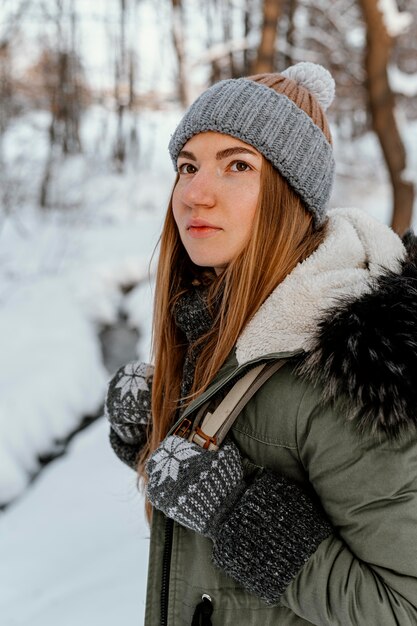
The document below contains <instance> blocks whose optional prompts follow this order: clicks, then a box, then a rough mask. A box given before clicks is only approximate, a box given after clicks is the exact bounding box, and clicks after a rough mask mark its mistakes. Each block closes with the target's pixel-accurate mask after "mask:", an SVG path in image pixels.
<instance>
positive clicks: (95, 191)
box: [0, 3, 417, 626]
mask: <svg viewBox="0 0 417 626" xmlns="http://www.w3.org/2000/svg"><path fill="white" fill-rule="evenodd" d="M144 4H145V6H146V3H144ZM144 19H148V18H147V17H146V12H145V16H144ZM146 31H147V33H148V39H149V41H147V40H146V38H145V42H144V45H150V41H151V40H152V37H151V34H150V31H149V29H146ZM86 39H88V34H87V35H85V36H84V40H86ZM96 43H97V45H96V47H95V48H94V50H95V54H97V55H99V54H100V45H101V44H100V39H98V40H97V42H96ZM97 58H98V57H97ZM152 58H154V57H152ZM90 63H91V65H92V67H93V66H94V63H95V57H94V55H93V56H92V57H91V58H90ZM147 71H150V70H149V67H148V68H147ZM151 75H153V74H152V72H151V73H150V76H151ZM145 77H146V73H145ZM96 80H99V78H97V75H96ZM402 80H403V81H404V77H402ZM409 84H410V89H411V90H414V89H415V85H414V83H412V82H411V79H410V83H409ZM403 88H404V83H403ZM181 113H182V111H181V109H180V108H179V107H178V105H172V106H169V107H167V108H165V109H164V110H161V111H159V112H158V111H151V110H148V111H143V112H142V113H141V115H140V118H139V120H138V121H137V124H138V134H139V136H140V156H139V158H138V159H137V160H132V162H131V163H127V164H126V166H125V167H124V169H123V171H116V170H115V169H114V168H111V167H110V166H109V164H108V162H107V161H106V160H105V159H104V158H101V157H100V156H99V155H100V154H105V153H106V145H107V144H110V141H111V137H112V129H114V127H115V125H116V118H115V115H114V114H111V113H109V111H108V109H106V108H105V107H104V106H99V105H96V106H91V107H90V108H89V109H88V112H87V113H86V114H85V115H84V116H83V119H82V124H81V136H82V143H83V152H82V153H81V154H78V155H72V156H66V158H65V159H62V161H60V160H59V159H58V160H57V161H56V162H55V168H54V179H53V184H52V186H51V189H50V198H52V200H53V199H55V206H52V208H48V210H46V211H45V210H40V209H39V208H38V206H37V201H36V193H37V189H38V187H39V181H40V179H41V176H42V172H43V167H44V163H45V159H46V158H47V152H48V123H49V116H48V113H46V112H43V111H41V110H38V111H28V112H27V113H25V114H22V115H20V116H18V117H17V118H16V119H15V120H14V121H12V123H10V124H9V125H8V127H7V129H6V130H5V132H4V133H3V135H2V136H1V145H0V157H1V159H0V161H1V163H0V165H1V169H0V184H3V185H4V187H3V190H4V189H6V183H7V190H8V193H11V194H14V197H15V199H17V200H18V201H19V211H18V212H15V213H12V214H10V215H8V214H3V215H2V216H1V221H0V345H1V346H2V350H1V356H0V507H1V508H0V626H29V625H30V626H74V624H77V625H79V626H87V625H88V626H110V625H111V626H114V624H115V623H123V624H128V623H129V624H142V623H143V613H144V597H145V585H146V566H147V550H148V538H149V530H148V527H147V525H146V523H145V520H144V516H143V501H142V496H141V495H140V494H138V492H137V488H136V477H135V475H134V473H133V472H132V471H131V470H129V469H128V468H127V467H125V466H124V465H123V464H122V463H120V462H119V461H118V460H117V458H116V457H115V456H114V454H113V453H112V451H111V449H110V446H109V444H108V441H107V438H108V425H107V423H106V419H105V418H104V417H103V415H102V412H103V399H104V394H105V389H106V384H107V382H108V380H109V378H110V377H111V374H112V373H113V372H114V371H115V370H116V369H117V367H118V366H119V365H121V364H122V363H124V362H126V361H128V360H132V359H136V358H139V359H141V360H147V359H148V358H149V344H150V324H151V308H152V297H153V292H152V289H153V274H154V271H155V258H153V259H152V252H153V250H154V248H155V246H156V243H157V240H158V236H159V233H160V229H161V224H162V220H163V217H164V212H165V209H166V206H167V202H168V198H169V194H170V191H171V186H172V183H173V179H174V174H173V170H172V165H171V162H170V159H169V156H168V152H167V144H168V141H169V137H170V133H171V132H172V131H173V129H174V128H175V125H176V123H177V122H178V120H179V119H180V117H181ZM398 121H399V124H400V128H401V132H402V135H403V138H404V140H405V142H406V148H407V151H408V172H407V176H409V177H411V178H413V179H414V180H416V173H417V122H410V121H407V120H406V119H405V117H403V116H402V115H401V112H399V113H398ZM332 130H333V135H334V140H335V151H336V159H337V180H336V185H335V189H334V193H333V197H332V201H331V204H332V206H358V207H360V208H363V209H364V210H366V211H368V212H369V213H370V214H372V215H374V216H375V217H376V218H377V219H380V220H381V221H383V222H385V223H389V221H390V218H391V214H390V206H391V188H390V185H389V182H388V180H387V175H386V170H385V166H384V163H383V160H382V157H381V153H380V149H379V146H378V143H377V140H376V138H375V136H374V135H373V134H371V133H367V134H365V135H363V136H361V137H360V138H358V139H355V140H351V139H347V138H346V137H345V136H344V134H343V133H341V132H340V131H339V129H338V128H337V127H333V129H332ZM98 146H99V147H100V150H98ZM109 150H110V148H108V150H107V152H109ZM52 204H53V202H52ZM414 213H415V214H416V211H415V212H414Z"/></svg>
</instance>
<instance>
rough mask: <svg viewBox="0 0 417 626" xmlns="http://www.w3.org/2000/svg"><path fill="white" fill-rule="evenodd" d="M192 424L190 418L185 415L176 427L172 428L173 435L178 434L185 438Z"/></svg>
mask: <svg viewBox="0 0 417 626" xmlns="http://www.w3.org/2000/svg"><path fill="white" fill-rule="evenodd" d="M191 426H192V422H191V420H189V419H187V418H186V417H185V418H184V419H183V420H182V421H181V422H180V423H179V424H178V426H177V428H176V429H175V430H174V435H178V437H183V438H184V439H186V438H187V437H188V434H189V432H190V429H191Z"/></svg>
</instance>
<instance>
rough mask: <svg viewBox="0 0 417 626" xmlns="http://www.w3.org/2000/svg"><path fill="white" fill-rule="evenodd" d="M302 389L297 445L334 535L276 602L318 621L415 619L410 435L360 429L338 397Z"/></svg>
mask: <svg viewBox="0 0 417 626" xmlns="http://www.w3.org/2000/svg"><path fill="white" fill-rule="evenodd" d="M316 398H317V392H313V390H311V389H309V390H308V392H307V393H306V394H305V396H304V398H303V400H302V403H301V405H300V408H299V412H298V414H299V423H298V448H299V455H300V460H301V462H302V464H303V466H304V468H305V470H306V472H307V474H308V478H309V481H310V483H311V484H312V485H313V487H314V490H315V492H316V493H317V494H318V496H319V498H320V500H321V502H322V504H323V506H324V508H325V511H326V513H327V516H328V519H329V520H330V521H331V523H332V524H333V526H334V528H335V530H336V533H335V534H334V535H331V536H329V537H328V538H327V539H326V540H325V541H323V542H322V543H321V544H320V546H319V547H318V549H317V550H316V551H315V553H314V554H313V555H312V556H311V558H310V559H309V560H308V561H307V563H306V565H305V566H304V567H303V568H302V569H301V570H300V572H299V574H298V575H297V577H295V578H294V579H293V581H292V582H291V583H290V585H289V586H288V588H287V590H286V592H285V594H284V596H283V597H282V599H281V601H282V603H283V604H284V605H286V606H288V607H289V608H291V609H292V610H293V611H294V612H295V613H296V614H298V615H300V616H301V617H303V618H304V619H307V620H308V621H310V622H312V623H313V624H319V625H326V626H327V625H329V626H330V624H332V625H335V624H369V625H371V624H375V625H378V626H394V624H401V626H411V625H414V624H417V436H416V433H415V432H410V433H408V435H407V436H404V437H403V438H402V439H401V440H399V441H396V442H393V441H390V440H388V439H387V438H384V437H382V436H378V435H377V434H368V435H366V436H365V435H360V434H358V432H357V431H355V429H354V427H353V425H352V424H351V423H350V422H347V421H346V419H345V411H344V410H343V405H342V402H343V401H342V400H341V401H340V405H339V407H338V406H333V407H332V406H327V407H323V406H320V404H317V402H316V401H315V399H316Z"/></svg>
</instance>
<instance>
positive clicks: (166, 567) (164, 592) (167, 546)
mask: <svg viewBox="0 0 417 626" xmlns="http://www.w3.org/2000/svg"><path fill="white" fill-rule="evenodd" d="M173 534H174V520H172V519H170V518H169V517H166V518H165V539H164V554H163V558H162V583H161V626H168V593H169V575H170V570H171V550H172V538H173Z"/></svg>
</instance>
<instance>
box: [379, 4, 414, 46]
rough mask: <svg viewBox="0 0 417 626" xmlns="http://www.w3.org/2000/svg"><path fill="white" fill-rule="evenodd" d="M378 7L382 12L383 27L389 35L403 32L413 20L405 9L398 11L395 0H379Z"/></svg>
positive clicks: (394, 35)
mask: <svg viewBox="0 0 417 626" xmlns="http://www.w3.org/2000/svg"><path fill="white" fill-rule="evenodd" d="M378 8H379V10H380V11H381V13H382V19H383V20H384V24H385V28H386V29H387V32H388V34H389V35H390V36H391V37H397V36H398V35H401V34H402V33H404V32H405V31H406V30H407V29H408V28H409V26H410V24H411V22H412V21H413V16H412V14H411V13H408V12H407V11H399V10H398V6H397V2H396V0H379V2H378Z"/></svg>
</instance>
